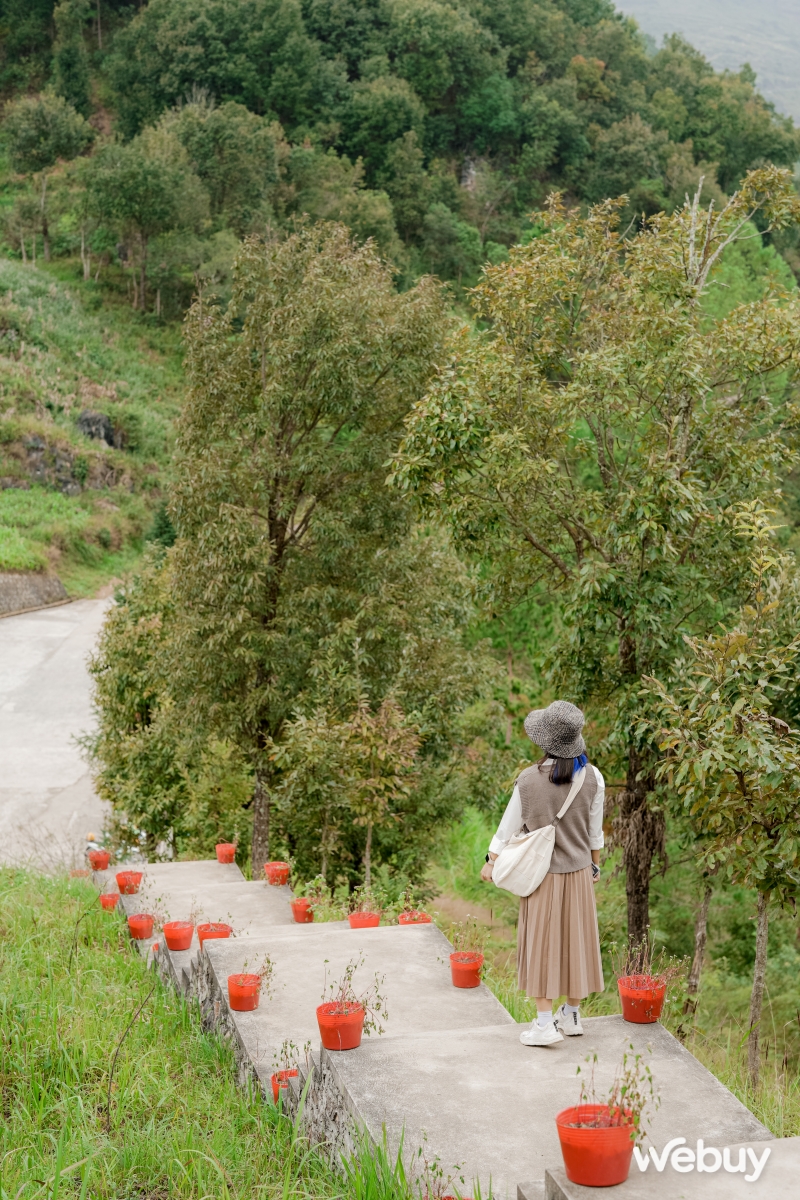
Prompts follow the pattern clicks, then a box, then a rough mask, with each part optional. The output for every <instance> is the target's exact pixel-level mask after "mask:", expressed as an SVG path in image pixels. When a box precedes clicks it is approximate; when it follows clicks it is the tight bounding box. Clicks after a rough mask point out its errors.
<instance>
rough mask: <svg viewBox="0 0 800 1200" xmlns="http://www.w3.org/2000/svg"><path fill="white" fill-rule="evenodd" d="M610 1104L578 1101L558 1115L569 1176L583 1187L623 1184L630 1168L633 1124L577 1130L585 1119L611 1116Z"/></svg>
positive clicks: (563, 1152)
mask: <svg viewBox="0 0 800 1200" xmlns="http://www.w3.org/2000/svg"><path fill="white" fill-rule="evenodd" d="M609 1113H610V1109H609V1107H608V1105H607V1104H578V1105H575V1106H574V1107H573V1108H565V1109H564V1110H563V1112H560V1113H559V1114H558V1115H557V1117H556V1128H557V1130H558V1140H559V1141H560V1142H561V1154H562V1156H563V1158H564V1169H565V1170H566V1172H567V1179H570V1180H571V1181H572V1182H573V1183H582V1184H583V1185H584V1187H613V1185H614V1184H615V1183H624V1182H625V1180H626V1179H627V1178H628V1172H629V1171H630V1169H631V1157H632V1155H633V1138H632V1137H631V1134H632V1133H633V1126H632V1125H631V1124H625V1125H610V1126H607V1127H606V1128H600V1129H576V1128H574V1126H575V1125H576V1124H579V1123H581V1122H583V1121H591V1120H593V1119H595V1118H597V1117H598V1116H599V1117H602V1116H603V1115H605V1116H606V1117H608V1116H609Z"/></svg>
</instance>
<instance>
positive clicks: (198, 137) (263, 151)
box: [160, 93, 289, 237]
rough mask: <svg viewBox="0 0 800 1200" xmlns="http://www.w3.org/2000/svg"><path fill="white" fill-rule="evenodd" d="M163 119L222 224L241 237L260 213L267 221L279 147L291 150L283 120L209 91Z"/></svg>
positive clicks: (261, 217) (166, 114)
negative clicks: (222, 99)
mask: <svg viewBox="0 0 800 1200" xmlns="http://www.w3.org/2000/svg"><path fill="white" fill-rule="evenodd" d="M160 125H161V127H162V128H164V129H167V130H169V131H170V133H172V134H174V136H175V137H176V138H177V139H178V141H179V142H180V144H181V145H182V146H183V148H184V150H185V151H186V153H187V155H188V160H189V164H190V165H191V168H192V170H193V171H194V173H195V175H197V177H198V179H199V180H200V181H201V183H202V184H203V186H204V187H205V188H206V189H207V190H208V194H209V201H210V209H211V216H212V218H213V219H214V220H215V221H216V222H217V223H218V224H223V223H224V224H225V225H227V226H228V227H229V228H231V229H233V230H234V231H235V232H236V233H237V234H238V236H239V237H243V236H244V235H245V234H246V233H250V232H252V230H253V227H254V222H256V221H257V220H258V219H261V220H262V221H264V222H266V220H267V219H268V218H269V216H270V214H271V211H272V209H271V203H270V198H271V197H272V195H273V193H274V190H275V186H276V184H277V183H278V178H279V166H278V159H279V147H280V148H281V152H283V153H288V150H289V148H288V146H286V144H285V143H284V142H283V131H282V129H281V127H280V125H278V124H276V122H274V121H273V122H269V121H267V120H266V119H265V118H264V117H259V116H257V115H256V114H255V113H252V112H248V110H247V109H246V108H245V107H244V105H242V104H235V103H234V102H233V101H228V102H227V103H226V104H220V105H217V104H215V102H214V101H213V100H212V99H210V98H209V97H208V96H207V95H206V94H205V93H196V94H195V95H194V97H193V99H192V100H190V101H189V102H188V103H186V104H181V105H179V106H178V107H177V108H174V109H171V110H170V111H169V112H167V113H165V114H164V116H163V117H162V118H161V121H160Z"/></svg>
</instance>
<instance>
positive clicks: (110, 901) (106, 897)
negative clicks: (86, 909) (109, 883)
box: [100, 892, 119, 912]
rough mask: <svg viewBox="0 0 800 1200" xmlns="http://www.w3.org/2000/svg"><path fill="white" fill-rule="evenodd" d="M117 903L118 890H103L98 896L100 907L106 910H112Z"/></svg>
mask: <svg viewBox="0 0 800 1200" xmlns="http://www.w3.org/2000/svg"><path fill="white" fill-rule="evenodd" d="M118 904H119V892H103V894H102V895H101V897H100V907H101V908H104V909H105V910H106V912H113V911H114V909H115V908H116V907H117V905H118Z"/></svg>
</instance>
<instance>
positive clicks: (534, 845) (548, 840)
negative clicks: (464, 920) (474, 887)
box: [492, 767, 586, 896]
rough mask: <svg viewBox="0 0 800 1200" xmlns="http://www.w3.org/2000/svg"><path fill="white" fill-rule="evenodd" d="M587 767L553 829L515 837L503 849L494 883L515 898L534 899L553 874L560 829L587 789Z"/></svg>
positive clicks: (496, 862) (574, 782) (577, 777)
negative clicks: (553, 861)
mask: <svg viewBox="0 0 800 1200" xmlns="http://www.w3.org/2000/svg"><path fill="white" fill-rule="evenodd" d="M585 778H586V767H581V769H580V771H578V773H577V775H575V777H574V778H573V780H572V787H571V788H570V789H569V795H568V796H567V798H566V800H565V801H564V803H563V804H562V805H561V808H560V809H559V810H558V812H557V813H556V815H555V817H554V818H553V820H552V821H551V823H550V824H549V825H543V826H542V828H541V829H534V830H533V832H532V833H515V834H514V836H513V837H512V838H511V840H510V841H509V842H508V843H507V844H506V845H505V846H504V847H503V849H502V850H501V851H500V853H499V854H498V856H497V858H496V859H495V860H494V864H493V866H492V882H493V883H496V884H497V886H498V887H499V888H502V889H503V891H506V892H513V893H514V895H515V896H530V895H531V893H532V892H535V891H536V889H537V888H538V886H539V884H540V883H541V882H542V880H543V879H544V877H545V875H546V874H547V872H548V871H549V870H550V860H551V858H552V857H553V847H554V846H555V844H556V825H557V823H558V822H559V821H560V820H561V818H562V817H563V816H564V813H565V812H566V811H567V809H568V808H569V806H570V804H572V801H573V800H574V799H575V797H576V796H577V794H578V792H579V791H580V790H581V788H582V787H583V781H584V779H585Z"/></svg>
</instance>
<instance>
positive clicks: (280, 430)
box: [169, 225, 444, 871]
mask: <svg viewBox="0 0 800 1200" xmlns="http://www.w3.org/2000/svg"><path fill="white" fill-rule="evenodd" d="M443 323H444V311H443V299H442V296H441V293H440V290H439V288H438V287H437V285H436V284H435V283H433V282H432V281H431V280H426V279H423V280H421V281H420V282H419V283H418V284H417V285H416V287H414V288H412V289H411V290H409V291H407V292H404V293H403V294H397V293H396V292H395V290H394V288H393V286H392V279H391V272H390V270H389V269H388V268H387V267H386V266H385V265H384V264H383V263H382V262H381V260H380V259H379V257H378V255H377V254H376V252H375V249H374V247H373V246H372V245H370V244H367V245H365V246H362V247H357V246H355V245H354V244H353V243H352V241H351V239H350V235H349V233H348V232H347V230H346V229H344V228H343V227H342V226H331V225H322V226H317V227H315V228H313V229H309V228H302V227H301V228H300V229H299V230H298V231H297V232H296V233H294V234H293V235H291V236H290V237H289V238H287V239H286V240H285V241H282V242H279V243H278V242H264V241H261V240H260V239H256V238H251V239H248V241H247V242H246V243H245V245H244V248H243V249H242V252H241V255H240V257H239V260H238V263H237V267H236V277H235V284H234V288H233V293H232V298H231V301H230V304H229V305H228V307H227V308H226V309H224V310H223V309H222V308H220V307H219V306H215V305H213V304H212V303H209V302H208V301H207V300H206V299H204V300H203V301H202V302H200V301H198V302H197V303H196V304H195V305H194V307H193V308H192V310H191V312H190V314H189V317H188V320H187V332H186V337H187V348H188V353H187V368H188V374H189V397H188V401H187V405H186V408H185V410H184V413H183V415H182V418H181V423H180V431H179V443H178V457H177V463H176V480H175V487H174V492H173V498H172V502H171V506H170V515H171V517H172V519H173V521H174V523H175V526H176V529H177V531H178V539H177V541H176V543H175V545H174V547H173V548H172V550H170V551H169V556H170V572H171V580H172V585H171V586H172V589H173V591H174V597H175V603H176V606H177V613H178V620H177V623H176V629H175V634H174V637H173V641H172V650H171V652H170V674H171V684H170V688H171V692H172V694H173V695H174V696H175V697H176V701H177V702H178V704H179V705H180V707H181V710H182V712H183V715H184V720H185V722H186V725H187V727H188V726H193V727H194V728H195V729H197V730H199V731H202V733H203V736H205V737H207V736H209V735H213V736H216V737H217V738H219V739H220V740H225V741H229V742H231V743H232V744H234V745H236V746H237V747H238V748H240V749H241V751H242V752H243V753H244V754H245V756H246V759H247V762H248V764H249V765H250V766H251V768H252V770H253V772H254V778H255V785H254V795H253V863H254V866H255V868H256V869H257V870H259V871H260V869H261V864H262V863H263V862H264V861H266V857H267V856H268V854H269V839H270V801H271V788H272V784H273V775H274V768H273V765H272V763H271V761H270V748H271V746H272V745H273V744H274V742H275V741H276V740H277V739H278V738H279V736H280V732H281V729H282V727H283V724H284V722H285V720H286V719H287V718H288V717H289V716H290V714H291V711H292V708H293V705H294V703H295V701H296V697H297V696H298V695H299V693H300V692H301V690H302V688H303V687H304V686H305V684H306V681H307V673H308V667H309V655H310V654H311V653H312V652H313V649H314V646H315V644H316V641H315V638H314V629H313V626H312V623H311V621H310V620H308V619H307V618H306V617H305V616H304V615H303V613H304V604H303V601H304V598H305V604H306V605H310V604H311V603H312V599H313V603H314V605H316V606H318V609H320V610H321V611H322V612H323V613H324V611H325V608H326V604H327V602H328V597H330V596H333V595H335V594H336V590H335V589H336V587H337V585H338V588H339V589H343V590H345V591H350V592H351V593H353V592H355V593H357V591H358V587H357V580H358V577H359V575H358V573H359V571H362V570H364V568H365V563H368V562H369V561H370V559H371V555H372V554H373V553H374V552H375V550H376V549H377V548H378V547H379V546H381V545H385V544H386V542H387V540H391V539H393V538H396V537H397V536H398V535H399V534H400V533H401V532H402V531H403V530H404V529H405V528H406V527H407V523H408V519H409V514H408V510H407V506H404V505H403V504H400V503H398V500H399V497H396V498H395V499H392V498H391V496H389V495H388V490H387V489H384V488H383V486H382V483H383V477H384V474H385V469H384V466H383V464H384V463H385V462H386V459H387V456H388V454H389V453H390V452H391V450H392V449H393V448H394V447H395V446H396V444H397V439H398V438H399V433H400V428H401V424H402V418H403V416H404V415H405V413H406V412H407V411H408V408H409V406H410V404H411V403H413V401H414V399H415V398H418V397H419V396H420V395H421V394H422V391H423V389H424V387H425V384H426V381H427V380H428V378H429V376H430V372H431V370H432V367H433V365H434V363H436V362H437V360H438V357H439V354H440V353H441V347H442V336H443V332H442V331H443ZM329 619H330V618H329Z"/></svg>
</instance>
